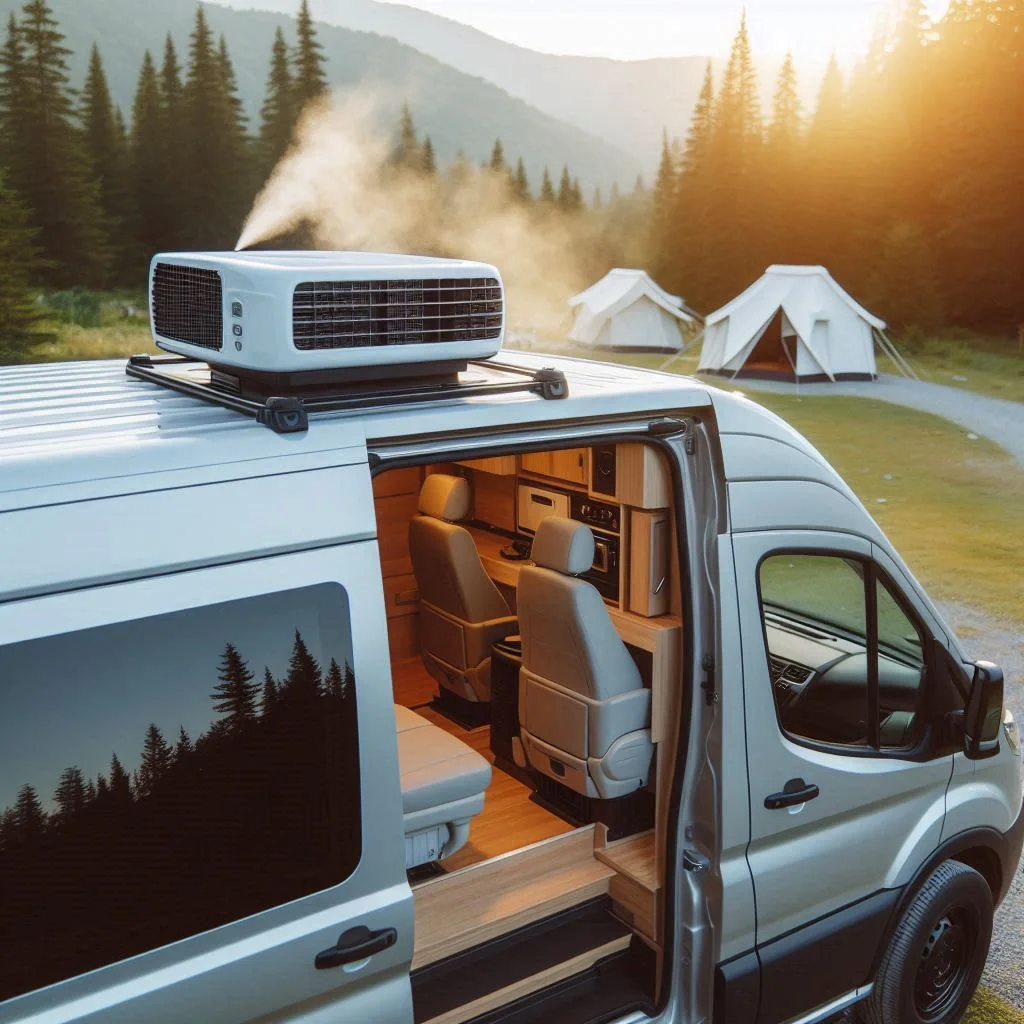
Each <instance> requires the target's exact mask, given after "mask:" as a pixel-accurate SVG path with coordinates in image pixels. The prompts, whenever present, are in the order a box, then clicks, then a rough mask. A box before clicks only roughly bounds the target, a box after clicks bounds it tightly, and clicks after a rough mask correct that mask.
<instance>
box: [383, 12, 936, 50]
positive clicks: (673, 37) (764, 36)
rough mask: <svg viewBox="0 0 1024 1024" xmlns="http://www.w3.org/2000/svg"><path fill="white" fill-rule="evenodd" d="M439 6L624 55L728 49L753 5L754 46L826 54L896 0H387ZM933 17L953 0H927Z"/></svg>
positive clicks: (868, 30) (852, 44) (550, 41)
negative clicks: (744, 16) (742, 20)
mask: <svg viewBox="0 0 1024 1024" xmlns="http://www.w3.org/2000/svg"><path fill="white" fill-rule="evenodd" d="M383 2H385V3H403V4H405V5H407V6H411V7H419V8H422V9H423V10H428V11H432V12H433V13H434V14H440V15H443V16H444V17H447V18H452V19H454V20H455V21H461V22H465V23H466V24H468V25H473V26H474V27H475V28H479V29H481V30H482V31H484V32H487V33H489V34H490V35H493V36H497V37H498V38H499V39H504V40H506V41H508V42H511V43H517V44H519V45H520V46H526V47H529V48H530V49H534V50H543V51H545V52H548V53H571V54H585V55H588V56H604V57H616V58H620V59H625V60H633V59H639V58H643V57H662V56H679V55H683V54H700V55H708V56H713V57H714V56H726V55H727V54H728V52H729V44H730V42H731V41H732V37H733V36H734V35H735V33H736V27H737V25H738V24H739V20H740V14H741V11H742V10H743V8H744V7H745V8H746V11H747V18H748V20H749V24H750V34H751V40H752V43H753V46H754V50H755V52H757V53H759V54H763V55H766V56H768V55H781V54H784V53H786V51H788V50H792V51H793V53H794V55H795V56H796V58H797V59H798V60H799V59H801V58H802V59H806V60H825V59H827V58H828V56H829V55H830V54H831V53H832V52H833V51H835V52H836V53H837V54H838V56H839V57H840V58H841V59H845V60H850V59H852V58H854V57H856V56H857V55H858V54H860V53H862V52H863V51H864V50H865V49H866V48H867V45H868V42H869V40H870V38H871V34H872V30H873V26H874V25H875V24H876V22H877V19H878V18H879V17H880V16H882V15H884V14H885V12H886V11H887V10H891V8H892V5H893V4H894V3H896V2H897V0H383ZM927 2H928V6H929V8H930V10H931V14H932V16H933V17H938V16H941V14H942V13H943V12H944V11H945V9H946V7H947V6H948V0H927Z"/></svg>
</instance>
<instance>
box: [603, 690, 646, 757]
mask: <svg viewBox="0 0 1024 1024" xmlns="http://www.w3.org/2000/svg"><path fill="white" fill-rule="evenodd" d="M587 703H588V704H589V707H590V756H591V757H603V756H604V755H605V753H606V752H607V750H608V748H609V747H610V746H611V745H612V743H614V742H615V740H617V739H618V738H619V737H620V736H625V735H626V734H627V733H630V732H636V731H637V730H639V729H647V728H649V727H650V724H651V691H650V690H628V691H627V692H626V693H620V694H619V695H618V696H617V697H609V698H608V699H607V700H601V701H588V702H587Z"/></svg>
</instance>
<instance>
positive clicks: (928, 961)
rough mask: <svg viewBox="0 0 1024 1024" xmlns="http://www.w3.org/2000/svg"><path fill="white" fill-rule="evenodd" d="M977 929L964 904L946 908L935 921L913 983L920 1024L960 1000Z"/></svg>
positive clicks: (929, 1022) (938, 1016) (942, 1016)
mask: <svg viewBox="0 0 1024 1024" xmlns="http://www.w3.org/2000/svg"><path fill="white" fill-rule="evenodd" d="M977 932H978V929H977V926H976V923H975V921H974V917H973V915H972V914H970V913H969V911H968V910H967V909H966V908H964V907H953V908H951V909H950V910H947V911H946V912H945V913H944V914H943V915H942V917H940V918H939V920H938V921H937V922H936V923H935V927H934V928H933V929H932V931H931V934H930V935H929V936H928V940H927V942H926V943H925V945H924V949H923V950H922V951H921V962H920V963H919V964H918V968H917V979H916V983H915V986H914V1008H915V1009H916V1010H917V1015H918V1018H919V1019H920V1021H921V1024H935V1022H938V1021H942V1020H944V1019H945V1017H946V1015H947V1014H948V1013H949V1012H950V1011H951V1010H952V1009H953V1008H954V1007H955V1006H956V1005H957V1003H958V1002H959V1001H960V998H961V997H962V996H963V994H964V990H965V989H966V988H967V983H968V980H969V977H970V973H971V963H972V957H971V950H973V949H974V947H975V941H976V939H977Z"/></svg>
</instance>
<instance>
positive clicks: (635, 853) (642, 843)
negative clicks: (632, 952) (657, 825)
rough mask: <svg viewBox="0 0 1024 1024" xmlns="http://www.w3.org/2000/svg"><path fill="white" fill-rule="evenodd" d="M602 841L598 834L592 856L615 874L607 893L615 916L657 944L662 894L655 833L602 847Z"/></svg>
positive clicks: (646, 833)
mask: <svg viewBox="0 0 1024 1024" xmlns="http://www.w3.org/2000/svg"><path fill="white" fill-rule="evenodd" d="M602 839H603V835H602V834H601V833H598V837H597V846H596V849H595V850H594V856H595V857H597V859H598V860H600V861H601V862H602V863H603V864H607V865H608V867H610V868H612V869H613V870H614V871H615V877H614V878H613V879H612V880H611V883H610V884H609V889H608V891H609V894H610V895H611V898H612V900H613V902H614V903H615V910H616V913H618V914H619V916H620V917H621V918H622V919H623V921H625V922H626V924H628V925H629V926H630V927H632V928H635V929H636V930H637V931H638V932H640V933H641V934H642V935H643V936H645V937H646V938H648V939H650V940H652V941H653V942H658V941H659V938H658V935H659V925H660V921H659V919H658V910H659V906H660V903H661V892H660V886H659V885H658V877H657V858H656V856H655V849H654V832H653V831H650V832H643V833H641V834H640V835H636V836H629V837H628V838H626V839H620V840H618V841H617V842H614V843H607V844H605V845H602V842H601V840H602Z"/></svg>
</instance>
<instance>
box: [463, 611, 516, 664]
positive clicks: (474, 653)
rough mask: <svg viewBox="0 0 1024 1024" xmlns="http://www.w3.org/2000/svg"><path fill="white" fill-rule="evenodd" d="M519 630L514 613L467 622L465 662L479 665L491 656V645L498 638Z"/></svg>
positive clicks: (502, 638)
mask: <svg viewBox="0 0 1024 1024" xmlns="http://www.w3.org/2000/svg"><path fill="white" fill-rule="evenodd" d="M518 630H519V620H518V619H517V618H516V617H515V616H514V615H503V616H502V617H501V618H500V619H488V620H487V621H486V622H474V623H467V624H466V626H465V632H466V664H467V665H470V666H473V665H479V664H480V663H481V662H482V661H484V660H485V659H486V658H489V657H490V656H491V647H492V646H493V645H494V643H495V642H496V641H498V640H504V639H505V637H507V636H511V635H512V634H513V633H515V632H517V631H518Z"/></svg>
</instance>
